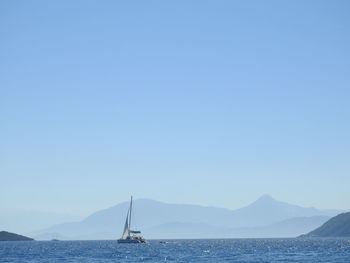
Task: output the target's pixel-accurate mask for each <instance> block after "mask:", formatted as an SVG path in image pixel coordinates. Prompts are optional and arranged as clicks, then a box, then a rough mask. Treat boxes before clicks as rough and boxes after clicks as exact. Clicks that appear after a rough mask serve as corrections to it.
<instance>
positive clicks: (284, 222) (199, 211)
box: [30, 195, 342, 240]
mask: <svg viewBox="0 0 350 263" xmlns="http://www.w3.org/2000/svg"><path fill="white" fill-rule="evenodd" d="M128 206H129V203H128V202H123V203H120V204H117V205H115V206H113V207H110V208H108V209H104V210H100V211H97V212H95V213H93V214H91V215H90V216H88V217H86V218H85V219H83V220H81V221H79V222H67V223H63V224H58V225H54V226H52V227H49V228H46V229H43V230H40V231H35V232H31V233H30V235H31V236H34V237H35V238H36V239H39V240H40V239H51V238H57V237H59V238H61V239H115V238H118V237H119V235H120V234H121V231H122V227H123V225H124V221H125V216H126V212H127V210H128ZM341 212H342V211H339V210H318V209H316V208H305V207H300V206H296V205H291V204H288V203H285V202H281V201H277V200H275V199H273V198H272V197H271V196H269V195H264V196H262V197H260V198H259V199H258V200H256V201H255V202H253V203H252V204H250V205H248V206H246V207H243V208H240V209H237V210H229V209H225V208H217V207H205V206H199V205H188V204H168V203H163V202H159V201H154V200H151V199H137V200H135V201H134V210H133V226H134V227H136V228H139V229H140V230H142V232H143V234H144V236H145V237H146V238H221V237H231V238H234V237H294V236H298V235H301V234H304V233H307V232H309V231H311V230H313V229H315V228H316V227H318V226H320V225H322V224H323V223H324V222H326V221H327V220H328V219H329V218H330V217H332V216H334V215H336V214H339V213H341Z"/></svg>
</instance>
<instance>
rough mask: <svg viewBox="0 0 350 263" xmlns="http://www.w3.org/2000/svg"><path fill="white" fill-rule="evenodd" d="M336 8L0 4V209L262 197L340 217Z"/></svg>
mask: <svg viewBox="0 0 350 263" xmlns="http://www.w3.org/2000/svg"><path fill="white" fill-rule="evenodd" d="M349 13H350V1H345V0H344V1H331V0H329V1H321V0H315V1H308V0H300V1H296V0H295V1H277V0H276V1H260V0H259V1H243V0H241V1H231V0H227V1H222V0H212V1H205V0H196V1H188V0H183V1H162V0H159V1H143V0H140V1H71V0H69V1H68V0H66V1H40V0H37V1H25V0H23V1H1V2H0V38H1V41H0V179H1V191H0V208H1V207H2V208H6V207H7V208H20V209H22V208H26V209H37V210H43V211H55V212H67V213H76V214H87V213H89V212H92V211H95V210H98V209H100V208H105V207H108V206H111V205H114V204H116V203H118V202H120V201H125V200H127V199H128V198H129V195H130V194H131V193H133V194H134V196H135V197H136V198H141V197H144V198H152V199H156V200H160V201H166V202H176V203H194V204H202V205H213V206H220V207H227V208H238V207H240V206H243V205H246V204H248V203H249V202H251V201H253V200H254V199H256V198H258V197H259V196H260V195H262V194H264V193H269V194H271V195H272V196H274V197H275V198H276V199H279V200H283V201H287V202H290V203H294V204H299V205H303V206H315V207H318V208H340V209H348V210H349V209H350V194H349V189H350V161H349V159H350V136H349V134H350V103H349V100H350V16H349Z"/></svg>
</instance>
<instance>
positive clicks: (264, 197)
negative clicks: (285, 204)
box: [255, 194, 276, 202]
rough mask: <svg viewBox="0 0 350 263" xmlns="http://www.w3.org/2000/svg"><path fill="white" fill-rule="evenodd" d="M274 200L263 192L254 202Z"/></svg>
mask: <svg viewBox="0 0 350 263" xmlns="http://www.w3.org/2000/svg"><path fill="white" fill-rule="evenodd" d="M266 201H276V200H275V199H274V198H273V197H272V196H271V195H269V194H264V195H262V196H260V197H259V198H258V200H256V201H255V202H266Z"/></svg>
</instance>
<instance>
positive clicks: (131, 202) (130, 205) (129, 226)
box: [129, 196, 132, 236]
mask: <svg viewBox="0 0 350 263" xmlns="http://www.w3.org/2000/svg"><path fill="white" fill-rule="evenodd" d="M131 210H132V196H131V200H130V208H129V236H130V229H131Z"/></svg>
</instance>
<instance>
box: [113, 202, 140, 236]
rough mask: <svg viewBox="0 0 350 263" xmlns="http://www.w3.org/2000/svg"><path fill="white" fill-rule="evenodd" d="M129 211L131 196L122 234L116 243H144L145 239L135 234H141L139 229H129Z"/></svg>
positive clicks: (130, 209)
mask: <svg viewBox="0 0 350 263" xmlns="http://www.w3.org/2000/svg"><path fill="white" fill-rule="evenodd" d="M131 211H132V196H131V200H130V206H129V209H128V213H127V214H126V220H125V225H124V231H123V235H122V237H121V238H120V239H118V243H146V240H145V239H144V238H143V237H142V236H141V235H137V234H141V231H137V230H131V228H130V227H131Z"/></svg>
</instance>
